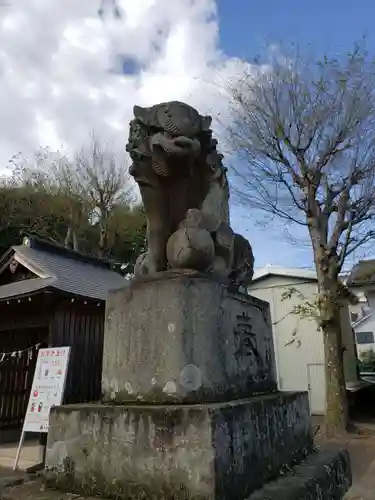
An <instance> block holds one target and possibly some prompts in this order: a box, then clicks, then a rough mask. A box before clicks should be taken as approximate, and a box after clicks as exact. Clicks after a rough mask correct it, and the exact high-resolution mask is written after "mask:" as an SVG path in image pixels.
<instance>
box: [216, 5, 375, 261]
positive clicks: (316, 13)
mask: <svg viewBox="0 0 375 500" xmlns="http://www.w3.org/2000/svg"><path fill="white" fill-rule="evenodd" d="M217 5H218V13H219V26H220V45H221V48H222V50H223V51H224V52H225V53H226V54H228V55H230V56H236V57H240V58H245V59H250V60H251V59H253V58H254V57H255V56H257V55H260V56H262V55H263V54H265V51H266V47H267V46H269V45H270V44H276V45H277V44H280V42H281V44H286V45H288V44H291V43H296V44H298V45H301V46H302V47H308V48H309V51H312V52H313V53H314V54H316V55H317V56H321V55H323V54H329V55H335V54H340V53H343V52H347V51H349V50H350V49H351V48H352V47H353V43H354V42H355V41H359V40H360V39H361V38H362V37H363V36H366V40H367V47H368V49H370V50H371V51H373V53H374V55H375V30H374V28H373V24H374V19H375V2H374V0H372V1H371V0H361V2H360V8H359V3H358V2H354V1H350V0H342V1H339V0H325V1H323V0H315V1H314V2H307V1H301V0H299V1H298V0H284V1H280V0H217ZM232 214H233V215H232V223H233V225H234V227H235V230H236V231H238V232H242V233H243V234H244V235H246V237H248V238H249V240H250V241H251V243H252V245H253V248H254V253H255V259H256V266H257V267H259V266H263V265H266V264H274V265H283V266H291V267H310V266H312V265H313V261H312V254H311V251H310V248H309V246H305V245H304V246H299V245H291V244H290V243H288V242H287V241H285V238H283V233H284V229H285V227H284V223H283V222H282V221H276V222H275V223H273V224H272V225H271V226H269V227H267V228H265V229H260V228H259V227H258V226H257V225H256V224H255V223H254V217H253V214H251V213H249V212H248V210H246V209H245V208H241V207H238V206H232ZM295 229H296V228H295ZM295 229H294V230H295ZM292 231H293V230H292ZM359 257H360V255H359V254H357V255H354V259H353V260H355V259H356V258H359ZM348 265H350V262H349V261H348V262H347V266H348Z"/></svg>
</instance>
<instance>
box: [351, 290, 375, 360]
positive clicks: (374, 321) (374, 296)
mask: <svg viewBox="0 0 375 500" xmlns="http://www.w3.org/2000/svg"><path fill="white" fill-rule="evenodd" d="M367 301H368V305H369V308H370V312H371V315H370V316H369V317H368V318H365V319H364V320H363V321H360V322H359V323H358V325H356V326H355V327H354V331H355V333H357V332H373V333H374V334H375V292H374V291H369V292H368V294H367ZM370 349H372V350H373V351H374V352H375V343H372V344H358V343H357V351H358V356H359V357H361V354H362V353H363V352H366V351H369V350H370Z"/></svg>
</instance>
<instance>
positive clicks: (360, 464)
mask: <svg viewBox="0 0 375 500" xmlns="http://www.w3.org/2000/svg"><path fill="white" fill-rule="evenodd" d="M370 431H371V429H370ZM370 434H373V433H372V432H369V433H367V434H366V432H365V430H363V435H362V436H360V437H351V438H350V439H349V440H348V441H347V442H346V443H345V446H346V447H347V449H348V450H349V453H350V458H351V463H352V471H353V486H352V488H351V489H350V492H349V493H348V494H347V495H346V497H345V500H374V499H375V435H374V434H373V435H370ZM318 444H319V446H321V445H322V442H321V441H320V440H318ZM15 453H16V446H15V445H14V446H13V447H12V446H11V445H6V446H0V500H73V499H74V500H81V499H82V497H80V496H78V495H73V494H67V493H60V492H55V491H51V490H45V488H44V486H43V481H42V479H41V478H38V477H35V476H34V480H33V481H30V478H28V477H26V476H25V473H24V471H22V470H21V471H18V472H16V473H14V472H13V471H12V467H13V462H14V457H15ZM38 459H39V446H38V445H36V444H35V443H28V444H27V445H26V446H25V449H24V450H23V453H22V455H21V460H20V468H21V469H25V468H26V467H29V466H30V465H34V464H35V463H37V462H38ZM25 478H26V479H27V480H28V482H26V483H24V484H18V485H17V482H18V483H19V482H20V481H22V480H23V479H25ZM10 481H13V484H14V485H13V486H10V487H7V488H4V486H5V482H10ZM86 500H90V499H86ZM91 500H94V499H91ZM96 500H98V499H96ZM327 500H328V499H327Z"/></svg>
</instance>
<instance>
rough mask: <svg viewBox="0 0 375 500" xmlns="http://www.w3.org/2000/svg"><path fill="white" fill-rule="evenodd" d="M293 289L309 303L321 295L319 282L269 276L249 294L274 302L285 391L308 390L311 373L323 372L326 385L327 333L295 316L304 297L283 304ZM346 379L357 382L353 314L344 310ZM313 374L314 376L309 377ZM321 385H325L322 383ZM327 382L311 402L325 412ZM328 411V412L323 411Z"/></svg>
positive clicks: (279, 369)
mask: <svg viewBox="0 0 375 500" xmlns="http://www.w3.org/2000/svg"><path fill="white" fill-rule="evenodd" d="M291 287H294V288H296V289H297V290H299V291H300V292H301V293H302V294H303V295H304V297H305V298H306V299H307V300H309V299H310V300H314V298H315V296H316V293H317V284H316V281H312V280H306V281H303V280H302V279H300V278H298V279H294V278H290V277H281V276H269V277H265V278H263V279H260V280H258V281H255V282H254V283H252V284H251V285H250V287H249V293H250V294H251V295H254V296H256V297H259V298H261V299H263V300H266V301H268V302H269V303H270V307H271V318H272V323H273V334H274V347H275V359H276V369H277V375H278V384H279V388H280V390H283V391H294V390H300V391H308V389H309V383H310V385H311V380H309V379H310V378H311V376H312V375H311V374H312V373H317V372H318V368H319V370H320V373H321V376H320V379H323V382H324V345H323V334H322V332H321V331H320V330H319V329H318V328H317V324H316V321H315V320H314V319H313V318H300V317H298V316H297V315H294V314H291V311H292V309H293V307H294V306H296V305H298V304H301V298H299V297H298V296H297V295H295V294H294V296H293V297H292V298H291V299H288V300H285V301H282V295H283V293H284V292H285V291H287V290H288V289H290V288H291ZM341 320H342V333H343V344H344V345H345V347H346V352H345V354H344V363H345V376H346V379H347V381H355V380H357V373H356V356H355V347H354V339H353V334H352V330H351V326H350V320H349V311H348V308H347V307H345V308H343V309H342V311H341ZM309 373H310V377H309ZM319 383H320V385H321V382H319ZM324 391H325V388H324V383H323V387H322V388H321V394H320V402H318V399H319V397H318V398H317V397H314V400H313V401H312V400H310V404H313V403H314V401H315V404H316V406H317V408H318V407H319V408H318V409H316V408H311V410H312V412H313V413H321V407H322V405H323V404H324V401H325V394H324ZM323 411H324V410H323Z"/></svg>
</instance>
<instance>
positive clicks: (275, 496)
mask: <svg viewBox="0 0 375 500" xmlns="http://www.w3.org/2000/svg"><path fill="white" fill-rule="evenodd" d="M350 486H351V472H350V459H349V455H348V453H347V451H346V450H343V449H337V448H329V449H325V450H319V451H317V452H314V453H311V454H310V455H309V457H308V458H307V459H306V460H305V461H304V462H302V463H301V464H300V465H297V466H295V467H293V469H292V471H291V472H290V473H288V474H286V475H284V476H282V477H280V478H279V479H277V480H276V481H272V482H270V483H268V484H267V485H265V486H264V487H263V488H261V489H260V490H257V491H255V492H254V493H252V494H251V495H250V497H248V499H247V500H318V499H319V500H321V499H327V500H341V499H342V498H343V497H344V495H345V493H346V492H347V491H348V489H349V488H350Z"/></svg>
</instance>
